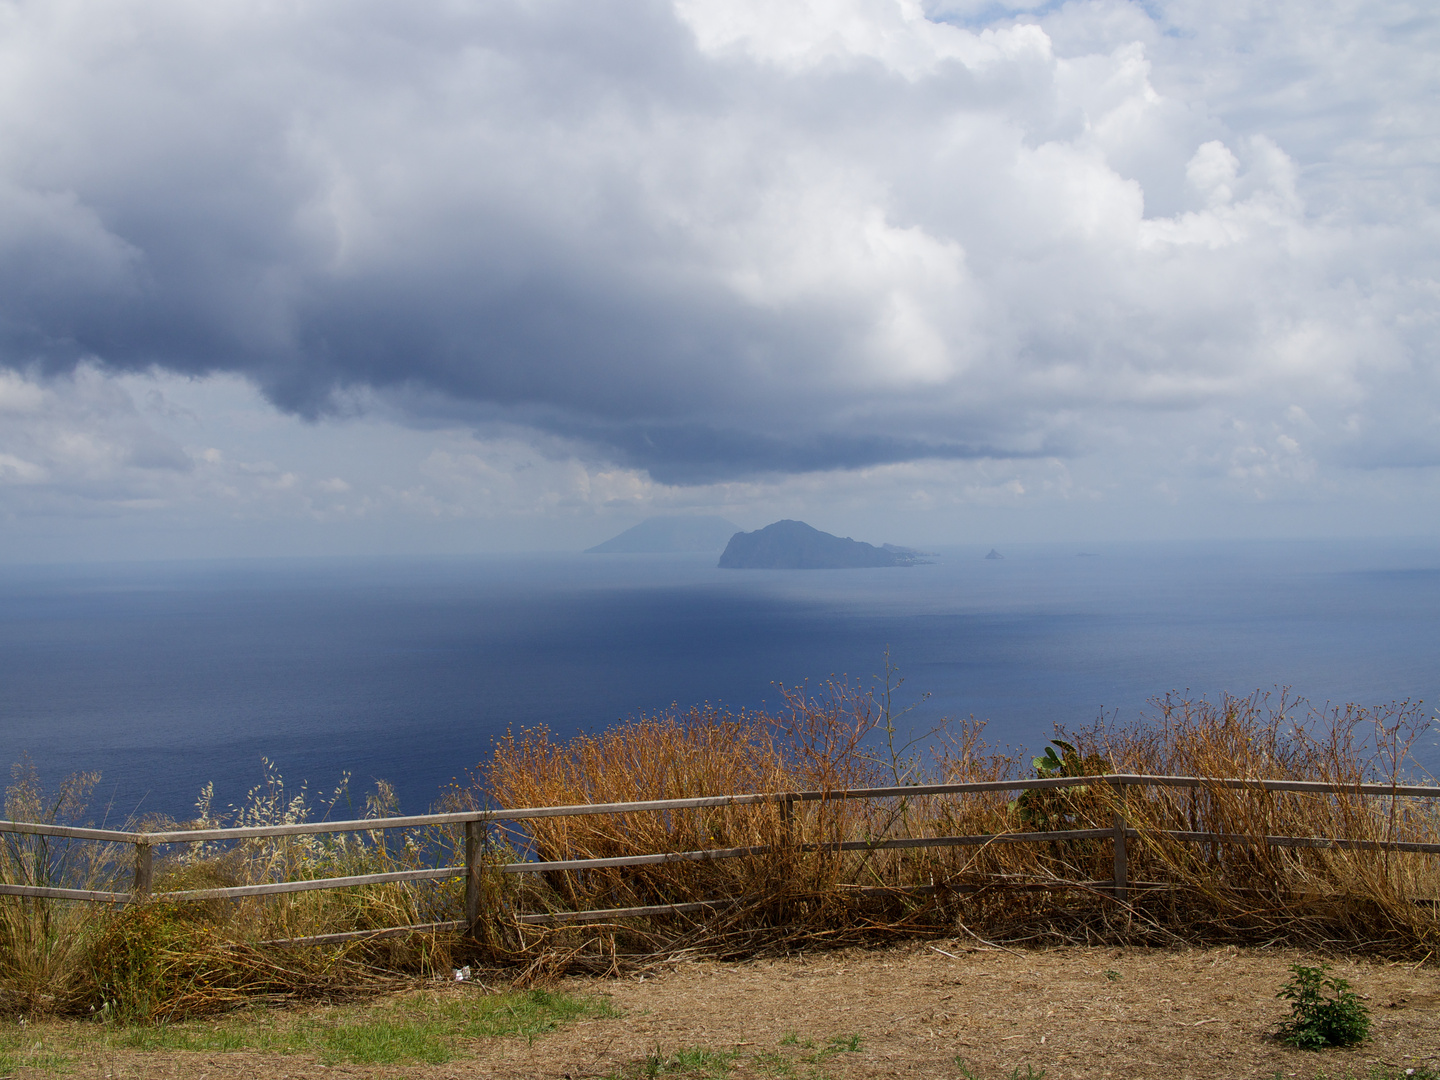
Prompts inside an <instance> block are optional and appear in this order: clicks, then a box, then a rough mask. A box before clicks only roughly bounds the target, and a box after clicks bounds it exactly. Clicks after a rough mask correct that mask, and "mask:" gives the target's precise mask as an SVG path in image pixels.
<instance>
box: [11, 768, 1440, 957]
mask: <svg viewBox="0 0 1440 1080" xmlns="http://www.w3.org/2000/svg"><path fill="white" fill-rule="evenodd" d="M1093 784H1108V785H1110V786H1111V787H1112V788H1115V789H1117V790H1118V791H1121V792H1123V789H1124V788H1126V787H1140V788H1150V787H1172V788H1212V789H1213V788H1226V789H1235V790H1243V791H1253V792H1269V791H1286V792H1310V793H1315V794H1339V795H1351V796H1369V797H1381V798H1390V799H1396V798H1421V799H1434V798H1440V787H1436V786H1431V785H1424V786H1421V785H1405V784H1333V783H1327V782H1324V781H1315V780H1251V779H1237V778H1210V777H1195V776H1142V775H1128V774H1110V775H1107V776H1082V777H1053V778H1047V779H1034V780H998V781H987V782H982V783H968V784H917V785H907V786H903V787H880V788H858V789H851V790H846V791H789V792H766V793H759V794H746V795H714V796H705V797H700V798H689V799H655V800H650V801H643V802H623V803H588V804H581V805H576V806H540V807H526V808H521V809H510V810H504V809H501V810H473V811H465V812H460V813H451V814H418V815H414V816H410V817H391V818H369V819H363V820H357V821H326V822H306V823H303V824H295V825H264V826H251V827H243V828H228V829H223V828H222V829H181V830H175V831H171V832H125V831H120V830H115V829H87V828H75V827H71V826H67V825H44V824H36V823H30V822H20V821H4V820H0V833H20V834H30V835H38V836H55V837H65V838H69V839H76V840H93V841H97V842H102V843H114V844H130V845H133V846H134V848H135V863H134V865H135V870H134V881H133V884H132V886H131V889H130V891H128V892H106V891H98V890H90V889H64V888H53V887H50V886H40V885H15V884H4V883H0V895H9V896H29V897H43V898H50V899H57V900H83V901H92V902H96V903H121V904H125V903H134V902H136V901H139V900H144V899H152V900H170V901H186V900H215V899H236V898H240V897H246V896H268V895H273V894H277V893H291V892H303V891H307V890H310V889H343V888H349V887H352V886H356V885H378V884H381V883H385V882H397V881H426V880H440V879H447V878H448V879H454V878H457V877H463V878H464V881H465V918H464V919H463V920H454V921H451V922H441V923H428V924H425V925H423V926H404V927H390V928H387V929H384V930H358V931H353V932H350V933H344V934H325V935H321V936H317V937H312V938H296V939H290V940H289V941H288V942H286V943H288V944H297V945H298V944H323V943H328V942H339V941H345V940H348V939H353V938H361V937H375V936H382V935H388V934H403V933H411V932H415V931H421V930H457V929H468V928H471V927H473V926H474V925H475V924H476V922H477V921H478V920H479V918H480V916H481V911H480V884H481V872H482V870H483V868H484V865H485V862H484V857H483V849H484V847H485V838H486V837H487V836H488V827H489V825H490V824H492V823H494V822H500V821H525V820H532V819H535V818H547V817H580V816H585V815H591V814H630V813H643V812H646V811H667V810H690V809H700V808H705V807H732V806H753V805H758V804H771V805H778V806H779V807H780V812H781V815H782V820H784V821H789V820H790V819H791V816H792V813H793V808H794V805H795V804H796V803H804V802H825V801H841V800H846V799H884V798H907V799H908V798H916V797H920V796H943V795H963V794H971V793H980V792H1013V791H1026V790H1036V789H1044V788H1068V787H1078V786H1082V785H1093ZM1119 805H1121V806H1123V800H1119ZM443 825H463V827H464V834H465V838H464V852H465V862H464V864H463V865H456V866H441V867H434V868H429V869H423V870H399V871H393V872H389V873H381V874H360V875H355V876H351V877H333V878H316V879H306V880H300V881H276V882H266V883H263V884H258V885H236V886H231V887H227V888H216V889H190V890H185V891H182V892H166V893H155V892H153V891H152V889H151V881H152V873H153V865H154V864H153V853H154V849H155V848H156V847H158V846H161V845H165V844H194V843H202V842H209V841H234V840H246V839H252V838H261V837H282V836H302V835H313V834H318V833H345V832H377V831H380V830H385V829H407V828H423V827H426V826H443ZM1146 835H1147V836H1165V837H1169V838H1171V839H1173V840H1178V841H1180V842H1182V843H1196V844H1202V843H1220V844H1236V845H1250V846H1255V845H1265V846H1270V847H1290V848H1345V849H1350V850H1362V851H1409V852H1424V853H1429V854H1440V844H1429V843H1416V842H1409V841H1395V840H1356V839H1349V838H1344V837H1323V836H1255V835H1249V834H1242V833H1216V832H1186V831H1180V830H1168V829H1166V830H1147V832H1146ZM1138 836H1140V833H1139V832H1138V831H1137V830H1136V829H1133V828H1131V827H1130V825H1129V823H1128V822H1127V821H1126V820H1125V818H1124V815H1123V813H1122V812H1120V811H1117V812H1116V813H1115V814H1114V819H1113V821H1112V823H1111V825H1110V826H1109V827H1106V828H1095V829H1064V830H1059V831H1049V832H1006V833H992V834H985V835H973V836H922V837H900V838H894V839H877V840H868V841H867V840H853V841H840V842H832V843H823V844H807V845H803V847H802V849H803V850H825V851H883V850H897V849H906V848H911V849H913V848H937V847H963V846H982V845H988V844H1034V843H1043V842H1047V841H1055V840H1087V839H1091V840H1093V839H1109V840H1111V841H1112V843H1113V845H1114V874H1113V877H1112V878H1110V879H1109V880H1105V881H1094V882H1084V883H1083V884H1085V885H1087V886H1090V887H1092V888H1103V889H1106V890H1109V891H1110V892H1111V893H1112V894H1113V895H1114V896H1115V897H1116V898H1117V899H1120V900H1124V899H1125V898H1126V895H1127V890H1128V889H1129V887H1130V883H1129V881H1128V875H1127V870H1126V864H1127V859H1126V841H1127V840H1133V839H1135V838H1137V837H1138ZM772 850H773V849H772V848H771V847H770V846H769V845H761V846H752V847H738V848H719V849H705V850H699V851H671V852H658V853H655V854H650V855H626V856H620V857H616V858H602V859H560V860H550V861H540V860H533V861H527V862H514V863H504V864H501V865H500V866H499V867H498V869H499V870H500V871H501V872H503V873H506V874H535V873H547V872H551V871H565V870H593V869H599V868H602V867H625V866H653V865H655V864H658V863H667V862H682V861H704V860H711V859H737V858H747V857H753V856H759V855H765V854H768V853H770V852H771V851H772ZM1069 884H1074V883H1069ZM722 903H723V902H719V901H713V902H702V903H686V904H659V905H651V906H646V907H628V908H606V909H603V910H595V911H572V912H547V913H543V914H533V915H521V916H520V917H519V918H520V920H521V921H522V922H546V923H555V922H592V921H602V920H608V919H615V918H624V917H631V916H646V915H663V914H671V913H675V914H678V913H681V912H690V911H699V910H702V909H713V908H716V907H718V906H721V904H722Z"/></svg>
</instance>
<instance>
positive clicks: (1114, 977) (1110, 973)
mask: <svg viewBox="0 0 1440 1080" xmlns="http://www.w3.org/2000/svg"><path fill="white" fill-rule="evenodd" d="M1102 974H1104V976H1105V978H1107V979H1109V980H1110V981H1111V982H1119V981H1120V978H1121V976H1120V972H1118V971H1116V970H1115V969H1114V968H1107V969H1106V970H1105V971H1104V972H1103V973H1102Z"/></svg>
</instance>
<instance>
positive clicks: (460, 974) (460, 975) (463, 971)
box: [455, 964, 470, 982]
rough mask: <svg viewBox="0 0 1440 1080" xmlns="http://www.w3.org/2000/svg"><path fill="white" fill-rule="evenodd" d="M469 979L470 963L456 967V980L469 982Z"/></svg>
mask: <svg viewBox="0 0 1440 1080" xmlns="http://www.w3.org/2000/svg"><path fill="white" fill-rule="evenodd" d="M469 980H470V965H469V964H466V965H465V966H464V967H463V968H456V969H455V981H456V982H469Z"/></svg>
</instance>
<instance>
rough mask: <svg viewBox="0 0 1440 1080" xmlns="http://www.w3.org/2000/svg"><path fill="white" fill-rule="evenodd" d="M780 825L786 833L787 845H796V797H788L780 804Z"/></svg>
mask: <svg viewBox="0 0 1440 1080" xmlns="http://www.w3.org/2000/svg"><path fill="white" fill-rule="evenodd" d="M780 825H781V828H782V829H784V831H785V843H787V844H789V845H792V846H793V845H794V843H795V796H794V795H786V796H785V798H784V800H783V801H782V802H781V803H780Z"/></svg>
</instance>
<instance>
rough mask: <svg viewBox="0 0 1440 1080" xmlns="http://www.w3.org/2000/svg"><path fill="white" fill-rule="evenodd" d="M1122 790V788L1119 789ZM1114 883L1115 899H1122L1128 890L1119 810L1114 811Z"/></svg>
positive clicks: (1123, 819)
mask: <svg viewBox="0 0 1440 1080" xmlns="http://www.w3.org/2000/svg"><path fill="white" fill-rule="evenodd" d="M1120 790H1121V791H1124V790H1125V789H1124V788H1121V789H1120ZM1113 824H1114V828H1115V884H1114V886H1113V889H1114V893H1115V899H1116V900H1121V901H1123V900H1124V899H1125V897H1126V895H1127V893H1128V892H1129V889H1128V888H1127V886H1128V885H1129V881H1128V867H1127V866H1126V858H1125V815H1124V814H1122V813H1121V812H1120V811H1119V810H1116V811H1115V820H1114V823H1113Z"/></svg>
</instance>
